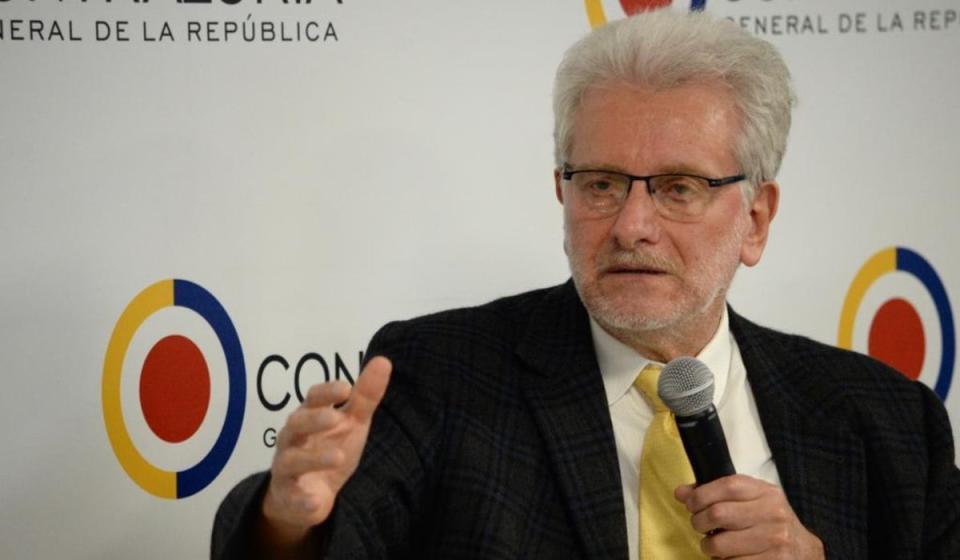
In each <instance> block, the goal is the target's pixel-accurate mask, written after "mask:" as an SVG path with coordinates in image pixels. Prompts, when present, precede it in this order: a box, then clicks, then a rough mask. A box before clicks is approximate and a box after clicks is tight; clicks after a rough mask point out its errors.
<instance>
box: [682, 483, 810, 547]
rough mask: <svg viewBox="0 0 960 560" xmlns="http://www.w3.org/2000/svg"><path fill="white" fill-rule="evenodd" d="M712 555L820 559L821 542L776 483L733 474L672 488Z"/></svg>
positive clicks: (703, 545)
mask: <svg viewBox="0 0 960 560" xmlns="http://www.w3.org/2000/svg"><path fill="white" fill-rule="evenodd" d="M674 496H675V497H676V499H677V500H679V501H680V502H681V503H683V504H684V505H685V506H686V508H687V511H689V512H690V513H691V514H692V517H691V518H690V521H691V523H692V524H693V528H694V529H696V530H697V531H698V532H700V533H704V534H705V535H706V537H705V538H704V539H703V540H702V541H701V542H700V547H701V548H702V549H703V552H704V553H705V554H707V555H709V556H710V557H712V558H744V559H746V558H749V559H751V560H752V559H757V560H759V559H765V558H769V559H775V558H790V559H804V560H805V559H823V558H824V551H823V543H822V542H820V539H818V538H817V536H816V535H814V534H813V533H811V532H810V531H808V530H807V529H806V527H804V526H803V524H801V523H800V520H799V519H797V516H796V514H795V513H794V512H793V509H792V508H791V507H790V504H789V503H788V502H787V497H786V496H785V495H784V493H783V490H782V489H781V488H780V487H779V486H775V485H773V484H770V483H768V482H764V481H762V480H757V479H755V478H752V477H749V476H746V475H742V474H735V475H731V476H725V477H723V478H719V479H717V480H714V481H713V482H711V483H709V484H704V485H702V486H693V485H686V486H680V487H678V488H677V489H676V491H675V492H674Z"/></svg>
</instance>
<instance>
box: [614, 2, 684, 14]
mask: <svg viewBox="0 0 960 560" xmlns="http://www.w3.org/2000/svg"><path fill="white" fill-rule="evenodd" d="M672 2H673V0H620V6H621V7H623V13H625V14H627V15H628V16H632V15H633V14H638V13H640V12H645V11H647V10H654V9H656V8H663V7H664V6H669V5H670V4H671V3H672Z"/></svg>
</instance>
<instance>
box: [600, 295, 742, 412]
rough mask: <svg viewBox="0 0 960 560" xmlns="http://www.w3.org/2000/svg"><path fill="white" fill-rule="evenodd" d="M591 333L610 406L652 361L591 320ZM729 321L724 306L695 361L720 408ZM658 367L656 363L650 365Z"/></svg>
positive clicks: (728, 353)
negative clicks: (705, 371) (708, 376)
mask: <svg viewBox="0 0 960 560" xmlns="http://www.w3.org/2000/svg"><path fill="white" fill-rule="evenodd" d="M590 333H591V335H592V336H593V348H594V350H595V351H596V353H597V364H598V365H599V366H600V373H601V375H602V377H603V389H604V391H605V392H606V394H607V405H613V403H615V402H616V401H618V400H619V399H621V398H622V397H623V396H624V395H626V394H627V392H628V391H630V388H631V387H633V380H634V379H636V377H637V374H638V373H640V370H642V369H643V368H644V366H646V365H647V364H648V363H651V360H649V359H647V358H645V357H643V356H642V355H641V354H640V353H639V352H637V351H636V350H634V349H633V348H630V347H629V346H627V345H626V344H624V343H622V342H620V341H619V340H617V339H616V338H614V337H613V336H612V335H610V333H608V332H607V331H605V330H603V327H601V326H600V325H599V324H597V322H596V321H594V320H593V317H591V318H590ZM732 340H733V339H732V336H731V334H730V322H729V317H728V316H727V307H726V306H724V307H723V316H722V317H721V318H720V325H719V326H718V327H717V332H715V333H714V335H713V337H712V338H711V339H710V341H709V342H707V345H706V346H704V347H703V350H701V351H700V353H699V354H697V356H696V358H697V359H699V360H700V361H702V362H703V363H705V364H706V365H707V367H708V368H710V371H712V372H713V387H714V392H713V402H714V404H715V405H717V406H719V405H720V402H721V400H722V397H723V392H724V389H725V388H726V386H727V376H728V374H729V372H730V358H731V355H732V350H731V346H730V345H731V341H732ZM653 363H657V364H659V365H663V364H660V363H659V362H653Z"/></svg>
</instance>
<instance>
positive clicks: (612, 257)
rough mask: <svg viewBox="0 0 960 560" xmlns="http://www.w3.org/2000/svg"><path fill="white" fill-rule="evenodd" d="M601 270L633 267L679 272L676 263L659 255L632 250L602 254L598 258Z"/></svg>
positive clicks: (672, 272)
mask: <svg viewBox="0 0 960 560" xmlns="http://www.w3.org/2000/svg"><path fill="white" fill-rule="evenodd" d="M598 264H599V267H600V269H601V270H617V269H633V270H655V271H658V272H665V273H668V274H675V273H677V272H679V268H678V267H677V264H676V263H675V262H673V261H672V260H670V259H668V258H666V257H662V256H660V255H655V254H649V253H637V252H633V251H617V252H615V253H610V254H608V255H605V256H603V257H602V258H601V259H600V260H599V263H598Z"/></svg>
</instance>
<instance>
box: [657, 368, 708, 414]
mask: <svg viewBox="0 0 960 560" xmlns="http://www.w3.org/2000/svg"><path fill="white" fill-rule="evenodd" d="M657 394H658V395H660V400H662V401H663V403H664V404H665V405H667V408H669V409H670V410H671V411H673V413H674V414H676V415H677V416H694V415H696V414H699V413H701V412H703V411H705V410H707V409H708V408H710V406H711V405H712V404H713V372H712V371H710V368H708V367H707V365H706V364H705V363H703V362H701V361H700V360H698V359H696V358H690V357H687V356H683V357H680V358H675V359H673V360H670V363H669V364H667V365H665V366H663V371H661V372H660V380H659V381H658V382H657Z"/></svg>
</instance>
